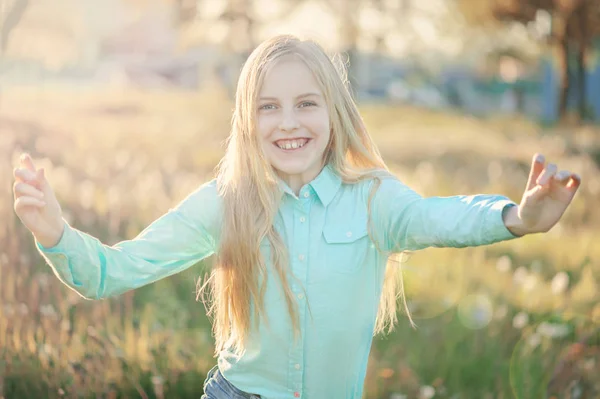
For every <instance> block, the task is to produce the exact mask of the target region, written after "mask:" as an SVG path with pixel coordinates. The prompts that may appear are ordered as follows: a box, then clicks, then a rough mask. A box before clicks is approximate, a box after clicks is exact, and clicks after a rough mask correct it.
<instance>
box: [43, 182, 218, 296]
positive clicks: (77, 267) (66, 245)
mask: <svg viewBox="0 0 600 399" xmlns="http://www.w3.org/2000/svg"><path fill="white" fill-rule="evenodd" d="M215 183H216V181H215V180H213V181H211V182H208V183H206V184H204V185H202V186H201V187H200V188H198V189H197V190H196V191H194V192H193V193H191V194H190V195H189V196H188V197H187V198H185V199H184V200H183V201H182V202H181V203H179V204H178V205H177V206H176V207H175V208H172V209H169V211H168V212H167V213H165V214H164V215H162V216H161V217H160V218H158V219H157V220H155V221H154V222H153V223H151V224H150V225H149V226H148V227H146V228H145V229H144V230H143V231H142V232H141V233H139V234H138V236H137V237H135V238H133V239H131V240H125V241H121V242H119V243H117V244H115V245H112V246H108V245H105V244H103V243H101V242H100V241H99V240H98V239H97V238H95V237H92V236H90V235H88V234H86V233H84V232H82V231H79V230H77V229H75V228H73V227H71V226H70V225H69V224H68V223H67V222H66V221H64V233H63V235H62V237H61V238H60V241H59V242H58V244H56V245H55V246H53V247H51V248H46V247H44V246H43V245H42V244H41V243H39V241H38V240H37V239H36V240H35V242H36V246H37V248H38V250H39V252H40V254H41V255H42V256H43V257H44V259H46V261H47V262H48V264H49V265H50V267H51V268H52V270H53V271H54V273H55V274H56V276H57V277H58V278H59V279H60V280H61V281H62V282H63V283H65V284H66V285H67V286H69V287H71V288H72V289H74V290H75V291H77V292H78V293H79V294H80V295H81V296H83V297H84V298H87V299H101V298H106V297H109V296H116V295H120V294H122V293H124V292H126V291H128V290H131V289H134V288H138V287H141V286H144V285H146V284H150V283H153V282H155V281H157V280H159V279H162V278H164V277H167V276H170V275H173V274H176V273H178V272H181V271H183V270H185V269H187V268H188V267H190V266H193V265H194V264H196V263H197V262H199V261H200V260H202V259H204V258H206V257H208V256H210V255H212V254H214V253H215V246H216V243H215V239H214V236H215V234H216V233H215V228H216V226H217V225H218V221H217V219H216V217H217V215H219V214H220V212H219V211H218V210H217V209H216V208H217V206H218V201H217V195H216V184H215Z"/></svg>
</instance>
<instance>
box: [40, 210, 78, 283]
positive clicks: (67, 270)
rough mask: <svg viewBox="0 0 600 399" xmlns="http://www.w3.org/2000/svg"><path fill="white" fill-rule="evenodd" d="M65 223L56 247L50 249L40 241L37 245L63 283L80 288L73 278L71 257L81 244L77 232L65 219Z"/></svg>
mask: <svg viewBox="0 0 600 399" xmlns="http://www.w3.org/2000/svg"><path fill="white" fill-rule="evenodd" d="M63 222H64V230H63V234H62V236H61V237H60V240H59V241H58V243H57V244H56V245H55V246H53V247H50V248H48V247H45V246H43V245H42V244H40V243H39V242H38V240H35V245H36V247H37V249H38V251H39V253H40V254H41V255H42V257H43V258H44V259H45V260H46V262H47V263H48V264H49V265H50V267H51V268H52V269H53V270H54V273H55V274H56V276H57V277H58V278H59V279H60V280H61V281H62V282H63V283H65V284H67V285H69V286H71V287H78V286H80V285H81V284H80V283H79V282H77V281H75V280H74V278H73V271H72V270H71V266H70V262H69V257H70V256H73V250H74V249H76V248H77V245H81V244H80V243H78V240H77V233H76V232H75V230H74V229H73V228H72V227H71V226H70V225H69V224H68V223H67V222H66V221H65V220H64V219H63Z"/></svg>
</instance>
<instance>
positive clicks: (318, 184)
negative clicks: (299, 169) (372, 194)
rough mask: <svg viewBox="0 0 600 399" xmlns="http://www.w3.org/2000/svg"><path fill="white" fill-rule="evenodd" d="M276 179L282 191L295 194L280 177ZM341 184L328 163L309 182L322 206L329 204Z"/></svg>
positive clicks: (340, 180)
mask: <svg viewBox="0 0 600 399" xmlns="http://www.w3.org/2000/svg"><path fill="white" fill-rule="evenodd" d="M277 180H278V182H279V186H280V187H281V189H282V190H283V191H284V192H286V193H288V194H290V195H292V196H294V197H295V196H296V195H295V194H294V193H293V192H292V190H291V189H290V187H289V186H288V185H287V184H286V183H285V182H284V181H283V180H281V179H280V178H277ZM341 184H342V179H341V178H340V176H339V175H338V174H337V173H336V172H335V171H334V170H333V167H332V166H331V164H329V163H328V164H327V165H325V166H324V167H323V169H322V170H321V172H320V173H319V174H318V175H317V177H315V178H314V179H313V180H312V181H311V182H310V183H309V185H310V186H311V187H312V189H313V190H314V191H315V193H316V194H317V196H318V197H319V200H320V201H321V203H322V204H323V206H327V205H329V203H330V202H331V200H333V197H335V194H336V193H337V191H338V189H339V188H340V186H341Z"/></svg>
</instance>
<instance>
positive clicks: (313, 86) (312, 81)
mask: <svg viewBox="0 0 600 399" xmlns="http://www.w3.org/2000/svg"><path fill="white" fill-rule="evenodd" d="M298 90H302V91H316V92H318V93H319V94H320V92H321V88H320V85H319V84H318V82H317V79H316V78H315V75H314V73H313V71H312V70H311V69H310V68H309V67H308V65H306V63H304V61H302V60H301V59H299V58H290V57H288V58H285V59H280V60H277V61H275V62H274V63H273V64H272V65H270V66H269V67H268V68H267V69H266V70H265V75H264V78H263V80H262V85H261V87H260V92H261V93H264V92H273V93H288V92H290V91H298Z"/></svg>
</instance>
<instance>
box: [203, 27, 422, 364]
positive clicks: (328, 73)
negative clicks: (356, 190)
mask: <svg viewBox="0 0 600 399" xmlns="http://www.w3.org/2000/svg"><path fill="white" fill-rule="evenodd" d="M284 56H295V57H298V58H299V59H300V60H302V61H303V62H304V63H305V64H306V65H307V66H308V68H309V69H310V70H311V71H312V72H313V74H314V76H315V78H316V80H317V82H318V83H319V85H320V87H321V89H322V92H323V95H324V97H325V99H326V103H327V106H328V111H329V115H330V120H331V137H330V141H329V143H328V146H327V148H326V150H325V159H324V164H326V163H329V164H330V165H331V166H332V168H333V169H334V171H335V172H337V173H338V174H339V175H340V177H341V180H342V181H343V182H344V183H348V184H352V183H357V182H359V181H362V180H365V179H375V181H376V183H375V184H374V185H373V187H372V189H371V193H370V196H369V209H368V212H369V215H370V212H371V211H370V208H371V206H370V204H371V199H372V197H373V194H374V193H375V191H376V190H377V188H378V187H379V183H380V181H381V180H380V177H382V176H383V177H392V178H393V175H391V173H389V171H388V168H387V166H386V165H385V163H384V161H383V159H382V157H381V155H380V153H379V150H378V149H377V147H376V145H375V143H374V142H373V140H372V138H371V137H370V135H369V134H368V132H367V129H366V128H365V125H364V123H363V121H362V118H361V116H360V114H359V112H358V108H357V106H356V104H355V102H354V100H353V98H352V96H351V94H350V91H349V86H348V79H347V75H346V69H345V68H344V64H343V62H341V61H340V60H339V58H337V59H336V58H330V57H329V56H328V55H327V54H326V52H325V51H324V50H323V48H322V47H321V46H319V45H318V44H317V43H315V42H313V41H301V40H299V39H298V38H296V37H294V36H290V35H279V36H275V37H273V38H271V39H270V40H267V41H265V42H263V43H262V44H260V45H259V46H258V47H257V48H256V49H255V50H254V51H253V52H252V53H251V54H250V56H249V58H248V60H247V61H246V63H245V64H244V67H243V68H242V71H241V75H240V77H239V80H238V86H237V91H236V100H235V111H234V113H233V118H232V127H231V132H230V135H229V137H228V138H227V142H226V143H227V149H226V152H225V156H224V157H223V159H221V161H220V162H219V164H218V166H217V187H218V191H219V195H221V196H222V199H223V224H222V230H221V231H222V234H221V237H220V241H219V249H218V251H217V261H216V262H215V265H214V267H213V269H212V270H211V274H210V277H209V278H208V279H206V281H205V282H204V284H203V285H202V287H201V288H200V290H199V292H198V296H199V297H200V296H202V294H203V293H204V291H205V290H207V289H209V290H210V291H209V292H208V296H209V299H210V302H211V303H210V306H208V314H209V316H211V317H212V319H213V320H212V322H213V335H214V336H215V341H216V342H215V343H216V347H215V351H216V352H215V354H217V355H218V353H219V352H220V351H221V350H223V349H231V350H234V351H235V352H236V353H238V354H241V353H242V352H243V351H244V347H245V340H246V338H247V336H248V333H249V331H250V329H251V328H253V327H256V324H255V325H254V326H251V325H250V324H251V319H252V317H253V318H254V321H255V323H258V321H259V319H260V320H262V321H263V322H265V323H268V320H266V315H265V311H264V295H265V292H266V281H267V278H266V274H267V268H266V263H265V259H263V257H262V254H261V251H260V248H259V246H260V244H261V242H262V240H263V239H264V238H267V239H268V241H269V242H270V244H271V248H272V251H271V252H272V262H273V268H274V270H275V271H276V273H277V275H278V278H279V280H280V281H281V284H282V289H283V292H284V294H285V299H286V304H287V308H288V312H289V316H290V318H291V322H292V326H293V330H294V333H295V337H298V335H299V331H300V328H299V325H298V314H297V307H296V302H295V300H294V295H293V294H292V292H291V290H290V287H289V284H288V272H289V268H288V253H287V250H286V246H285V243H284V241H283V240H282V238H281V237H280V236H279V234H278V233H277V232H276V230H275V229H274V227H273V222H274V218H275V215H276V214H277V210H278V208H279V204H280V200H281V196H282V193H281V191H280V190H279V189H278V187H277V178H276V174H275V171H274V169H273V167H272V166H271V165H270V164H269V162H268V161H267V159H266V158H265V156H264V154H263V153H262V151H261V149H260V144H259V141H258V138H257V134H256V131H255V130H256V127H255V126H256V124H255V119H256V109H257V106H256V105H257V99H258V92H259V90H260V87H261V85H262V82H263V79H264V77H265V74H266V72H267V71H268V69H269V68H270V67H271V66H272V65H273V64H274V63H275V62H276V61H277V60H278V59H280V58H281V57H284ZM369 219H370V216H369ZM369 236H370V237H371V239H372V240H373V235H372V234H371V232H369ZM373 241H375V240H373ZM378 249H379V246H378ZM379 250H380V251H381V249H379ZM401 273H402V272H401V269H400V268H399V267H393V266H391V265H390V264H389V262H388V265H387V267H386V275H385V282H384V287H383V292H382V296H381V301H380V305H379V310H378V314H377V320H376V324H375V330H374V334H377V333H379V332H382V331H384V330H385V329H386V326H387V327H388V331H391V330H392V329H393V327H394V325H395V324H396V322H397V315H396V312H397V300H398V298H399V297H400V296H402V298H403V300H404V308H405V310H406V311H407V314H408V316H409V319H410V313H409V312H408V308H407V306H406V299H405V297H404V292H403V291H404V290H403V286H402V275H401ZM259 281H262V283H261V284H259ZM203 298H204V296H203ZM410 321H411V323H412V319H410Z"/></svg>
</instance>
